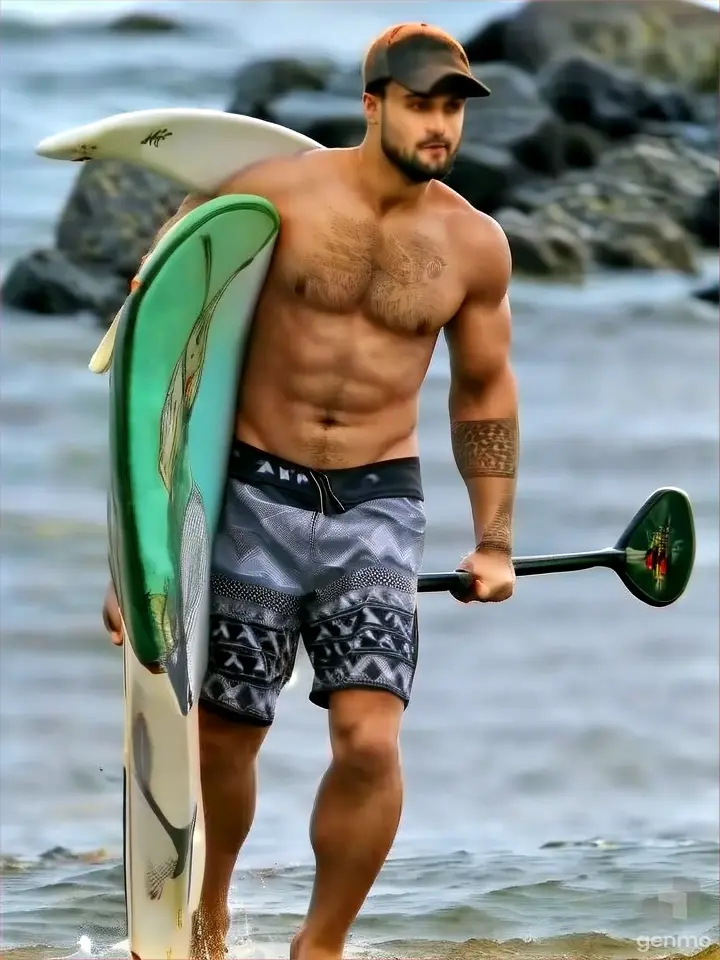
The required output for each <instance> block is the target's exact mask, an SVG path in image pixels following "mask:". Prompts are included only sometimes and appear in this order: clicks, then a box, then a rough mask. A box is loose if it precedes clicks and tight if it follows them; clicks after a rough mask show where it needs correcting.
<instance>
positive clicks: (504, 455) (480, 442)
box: [451, 417, 518, 556]
mask: <svg viewBox="0 0 720 960" xmlns="http://www.w3.org/2000/svg"><path fill="white" fill-rule="evenodd" d="M451 438H452V448H453V453H454V455H455V462H456V463H457V466H458V470H459V471H460V475H461V476H462V478H463V479H464V480H465V481H466V483H468V486H469V488H470V490H471V494H470V495H471V499H473V500H475V501H476V503H477V501H478V500H479V502H480V504H481V505H480V506H479V509H478V514H479V515H480V517H482V516H483V515H485V517H486V520H485V522H484V523H482V525H480V518H479V517H478V515H477V514H476V524H477V525H478V531H477V532H478V538H479V540H480V542H479V543H478V545H477V547H476V549H477V550H480V549H482V550H497V551H498V552H500V553H503V554H505V555H507V556H509V555H510V553H511V550H512V515H513V502H514V498H515V477H516V474H517V460H518V422H517V417H503V418H500V419H492V420H456V421H453V423H452V427H451ZM485 480H489V481H490V483H489V484H486V483H485V482H484V481H485ZM498 480H499V481H500V485H499V487H498ZM503 481H507V482H503Z"/></svg>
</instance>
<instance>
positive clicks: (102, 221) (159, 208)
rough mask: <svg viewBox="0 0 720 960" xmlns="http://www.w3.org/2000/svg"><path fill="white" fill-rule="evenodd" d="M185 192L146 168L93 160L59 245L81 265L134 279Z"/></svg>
mask: <svg viewBox="0 0 720 960" xmlns="http://www.w3.org/2000/svg"><path fill="white" fill-rule="evenodd" d="M185 192H186V191H185V190H183V189H182V188H181V187H178V186H177V184H174V183H171V182H170V181H169V180H167V179H165V177H161V176H159V175H158V174H156V173H151V172H150V171H149V170H144V169H142V168H141V167H137V166H134V165H132V164H128V163H122V162H121V161H119V160H93V161H92V162H91V163H86V164H85V165H84V166H83V167H82V169H81V171H80V175H79V177H78V178H77V180H76V181H75V184H74V185H73V188H72V190H71V192H70V195H69V197H68V199H67V201H66V203H65V207H64V209H63V211H62V214H61V216H60V222H59V224H58V228H57V235H56V246H57V248H58V249H59V250H61V251H62V252H63V253H66V254H67V255H68V256H69V258H70V259H71V260H73V261H74V262H76V263H84V264H89V265H96V266H97V267H98V268H99V269H101V270H103V271H106V272H109V273H114V274H117V275H118V276H120V277H122V278H123V279H124V280H126V281H129V280H130V279H131V278H132V277H133V276H134V275H135V272H136V271H137V268H138V266H139V263H140V259H141V258H142V257H143V256H144V255H145V254H146V253H147V250H148V247H149V246H150V244H151V243H152V241H153V240H154V238H155V235H156V234H157V232H158V230H159V229H160V227H161V226H162V225H163V223H165V222H166V221H167V220H168V219H169V217H171V216H172V215H173V214H174V213H175V212H176V210H177V208H178V207H179V206H180V203H181V202H182V200H183V197H184V196H185Z"/></svg>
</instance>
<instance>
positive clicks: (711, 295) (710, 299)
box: [692, 283, 720, 306]
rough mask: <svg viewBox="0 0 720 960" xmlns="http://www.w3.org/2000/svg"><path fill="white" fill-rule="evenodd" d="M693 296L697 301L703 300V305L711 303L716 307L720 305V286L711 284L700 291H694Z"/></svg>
mask: <svg viewBox="0 0 720 960" xmlns="http://www.w3.org/2000/svg"><path fill="white" fill-rule="evenodd" d="M692 296H693V297H694V298H695V299H696V300H702V301H703V303H711V304H713V305H714V306H717V305H718V304H720V284H718V283H709V284H706V285H705V286H704V287H700V289H699V290H694V291H693V293H692Z"/></svg>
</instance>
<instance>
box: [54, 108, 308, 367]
mask: <svg viewBox="0 0 720 960" xmlns="http://www.w3.org/2000/svg"><path fill="white" fill-rule="evenodd" d="M315 149H322V145H321V144H319V143H317V142H316V141H315V140H312V139H310V137H306V136H305V135H304V134H301V133H297V132H296V131H294V130H289V129H288V128H287V127H281V126H280V125H279V124H276V123H270V122H269V121H267V120H258V119H257V118H255V117H246V116H242V115H240V114H235V113H225V112H223V111H222V110H208V109H203V108H199V107H198V108H184V107H172V108H168V109H165V110H162V109H158V110H136V111H133V112H131V113H117V114H114V115H113V116H111V117H106V118H105V119H103V120H97V121H95V122H94V123H88V124H84V125H83V126H81V127H74V128H73V129H72V130H66V131H64V132H63V133H56V134H53V136H51V137H46V138H45V139H44V140H41V141H40V143H39V144H38V145H37V147H36V148H35V152H36V153H37V154H39V156H41V157H48V158H49V159H52V160H70V161H72V162H75V163H78V162H87V161H89V160H124V161H126V162H128V163H135V164H137V165H138V166H140V167H144V168H145V169H147V170H152V171H154V172H155V173H159V174H161V175H162V176H165V177H168V179H170V180H173V181H175V182H176V183H178V184H180V186H182V187H184V188H185V189H186V190H187V191H188V193H206V194H208V195H212V193H213V191H214V190H215V189H216V188H217V187H218V186H219V185H220V184H221V183H223V181H224V180H226V179H227V178H228V177H229V176H231V175H232V174H233V173H235V172H236V171H237V170H240V169H241V168H243V167H247V166H249V165H250V164H251V163H255V162H256V161H257V160H264V159H266V158H267V157H275V156H286V155H290V154H293V153H300V152H302V151H305V150H315ZM117 323H118V317H116V318H115V319H114V320H113V322H112V324H111V325H110V327H109V329H108V330H107V332H106V333H105V335H104V336H103V338H102V340H101V341H100V344H99V345H98V347H97V350H96V351H95V353H94V354H93V356H92V357H91V359H90V363H89V368H90V370H91V372H92V373H106V372H107V370H108V369H109V366H110V361H111V359H112V350H113V345H114V343H115V334H116V332H117Z"/></svg>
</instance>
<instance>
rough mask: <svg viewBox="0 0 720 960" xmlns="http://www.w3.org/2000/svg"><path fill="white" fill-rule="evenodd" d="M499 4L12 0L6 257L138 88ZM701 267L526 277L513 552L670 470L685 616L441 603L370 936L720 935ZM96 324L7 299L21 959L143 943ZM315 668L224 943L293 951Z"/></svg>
mask: <svg viewBox="0 0 720 960" xmlns="http://www.w3.org/2000/svg"><path fill="white" fill-rule="evenodd" d="M502 6H503V4H498V3H483V4H482V5H480V4H474V3H470V2H458V3H455V2H448V0H444V2H442V3H434V4H433V3H422V2H418V3H415V2H407V3H401V2H383V3H362V4H361V3H357V2H352V0H345V2H342V3H334V4H330V3H303V4H302V5H301V4H300V3H290V2H288V3H283V2H280V0H277V2H273V0H270V2H252V3H251V2H247V3H239V2H232V0H214V2H205V3H194V2H183V3H179V2H177V3H146V4H144V7H152V8H153V9H160V10H163V11H166V12H168V13H170V14H171V15H174V16H177V17H178V18H180V19H181V20H182V21H183V22H184V23H186V24H187V25H188V30H187V31H186V32H185V33H180V34H167V35H154V36H149V37H142V36H125V37H123V36H119V35H113V34H110V33H105V32H103V30H102V29H101V28H102V22H103V21H106V20H107V19H109V18H111V17H112V16H114V15H116V14H117V13H118V12H121V11H126V10H128V9H135V8H136V5H134V4H132V3H121V2H117V3H116V2H112V0H103V3H102V4H100V3H90V2H86V0H79V2H74V3H67V2H61V0H47V2H35V3H25V2H21V0H16V2H12V0H4V2H3V3H2V18H3V22H2V25H1V26H2V30H3V33H4V35H5V38H4V40H3V49H2V56H1V57H0V84H1V86H0V137H2V164H1V165H0V177H1V178H2V179H1V180H0V240H1V249H0V268H2V270H3V271H5V270H6V269H7V266H8V264H9V263H10V262H11V261H12V260H13V259H14V258H15V257H17V256H18V255H20V254H21V253H23V252H25V251H27V250H28V249H31V248H33V247H36V246H42V245H47V244H49V243H51V240H52V231H53V226H54V223H55V220H56V217H57V214H58V211H59V209H60V207H61V205H62V203H63V201H64V198H65V196H66V194H67V191H68V189H69V187H70V185H71V184H72V182H73V179H74V177H75V176H76V173H77V169H76V168H75V167H73V166H72V165H71V164H61V163H53V162H50V161H47V160H41V159H40V158H37V157H35V156H34V155H33V147H34V145H35V143H37V142H38V141H39V140H40V139H41V138H42V137H44V136H46V135H48V134H50V133H53V132H55V131H58V130H60V129H62V128H65V127H69V126H72V125H76V124H79V123H85V122H88V121H90V120H92V119H96V118H98V117H101V116H103V115H106V114H109V113H113V112H116V111H119V110H134V109H142V108H146V107H152V106H160V105H168V106H183V105H184V106H210V107H222V106H224V105H225V104H226V103H227V101H228V99H229V97H230V78H231V76H232V73H233V72H234V70H236V69H237V67H238V66H240V65H241V64H242V63H243V62H245V61H246V60H247V59H248V58H249V57H255V56H259V55H266V54H272V53H275V52H281V53H288V52H290V53H298V52H301V53H303V54H305V53H307V54H317V53H320V54H323V55H328V54H329V55H332V56H335V57H337V59H338V60H339V61H345V60H352V59H357V58H359V56H360V55H361V52H362V48H363V46H364V44H365V43H366V42H367V41H368V40H369V39H370V38H371V37H372V36H373V35H374V34H375V33H376V32H378V31H379V30H380V29H382V28H383V27H384V26H386V25H387V24H388V23H392V22H398V21H400V20H402V19H408V18H409V17H413V18H417V19H420V18H427V19H429V20H432V21H433V22H437V23H440V24H441V25H442V26H445V27H446V28H448V29H452V30H454V31H456V32H457V33H458V35H460V36H464V35H466V34H467V33H469V32H470V31H471V30H472V29H473V28H474V27H475V26H477V25H478V24H479V23H480V22H481V21H482V19H483V18H484V17H487V16H490V15H492V14H493V13H494V12H496V11H497V10H498V9H499V8H500V7H502ZM704 269H705V271H706V272H707V273H708V274H710V273H712V271H713V270H715V271H717V262H716V261H715V262H714V263H713V259H712V258H708V259H707V262H706V263H705V266H704ZM693 282H694V281H691V280H689V279H688V278H684V277H676V276H672V275H660V276H658V275H653V276H649V275H648V276H643V275H633V276H627V275H603V276H594V277H592V278H590V279H589V280H588V282H587V283H586V284H584V285H583V286H581V287H557V286H551V285H543V284H529V283H520V282H517V283H515V284H514V285H513V289H512V302H513V312H514V317H515V365H516V369H517V374H518V378H519V382H520V390H521V403H522V437H523V439H522V456H521V469H520V479H519V486H518V500H517V538H516V549H517V552H518V553H544V552H551V551H554V550H575V549H586V548H595V547H600V546H605V545H608V544H610V543H612V542H613V541H614V540H615V538H616V537H617V535H618V534H619V532H620V531H621V529H622V528H623V526H624V525H625V523H626V522H627V520H628V519H629V518H630V516H632V514H633V513H634V511H635V509H636V508H637V507H638V506H639V505H640V503H641V502H642V500H643V499H644V498H645V497H646V496H647V495H648V494H649V493H650V492H651V491H652V490H653V489H655V488H656V487H658V486H662V485H665V484H674V485H678V486H681V487H684V488H685V489H686V490H687V491H688V492H689V494H690V496H691V498H692V500H693V504H694V508H695V514H696V524H697V536H698V549H697V561H696V571H695V574H694V577H693V580H692V581H691V584H690V586H689V588H688V591H687V593H686V595H685V596H684V597H683V599H682V600H681V601H680V602H679V603H678V604H676V605H675V606H673V607H671V608H669V609H666V610H653V609H650V608H648V607H645V606H643V605H642V604H640V603H639V602H638V601H637V600H635V599H633V598H632V597H631V596H630V595H629V594H627V593H626V592H625V591H624V589H623V587H622V586H621V584H620V582H619V581H618V580H617V579H616V578H615V577H614V576H613V575H612V574H610V573H608V572H604V571H592V572H585V573H582V574H575V575H568V576H557V577H547V578H539V579H535V578H528V579H524V580H522V581H521V582H520V584H519V586H518V589H517V593H516V595H515V597H514V598H513V600H512V601H511V602H509V603H507V604H501V605H498V606H497V607H490V608H481V607H472V608H466V607H464V606H461V605H459V604H456V603H455V602H454V601H452V600H451V599H450V598H449V597H446V596H426V597H423V598H422V600H421V610H420V616H421V627H422V640H421V644H422V647H421V656H420V665H419V672H418V676H417V681H416V686H415V692H414V698H413V703H412V706H411V708H410V709H409V710H408V712H407V715H406V719H405V724H404V732H403V758H404V768H405V778H406V791H407V793H406V804H405V811H404V816H403V821H402V824H401V828H400V831H399V834H398V837H397V841H396V844H395V846H394V848H393V851H392V854H391V857H390V859H389V861H388V863H387V865H386V867H385V869H384V870H383V872H382V874H381V877H380V878H379V880H378V882H377V884H376V886H375V887H374V889H373V891H372V894H371V896H370V898H369V899H368V902H367V904H366V907H365V909H364V910H363V912H362V915H361V917H360V918H359V920H358V922H357V925H356V928H355V929H354V931H353V937H352V940H351V944H350V951H351V953H354V954H360V953H367V954H370V955H375V956H405V957H424V956H433V957H440V956H452V957H453V958H460V957H462V958H464V960H465V958H478V960H481V958H482V960H500V958H511V957H512V958H515V957H517V958H530V957H541V956H542V957H544V958H548V957H558V958H559V957H567V958H572V960H580V958H614V960H617V958H630V957H642V956H654V957H659V956H668V955H671V954H699V953H700V952H701V951H703V950H705V948H708V952H706V953H705V954H704V955H705V956H710V954H711V953H712V952H713V948H712V946H711V945H712V944H717V941H718V858H719V856H720V848H719V846H718V805H719V797H718V777H719V770H718V574H719V570H718V522H719V512H718V433H719V431H718V356H719V344H718V322H717V321H718V317H717V311H713V310H712V309H710V308H708V307H706V306H704V305H702V304H699V303H696V302H694V301H692V300H691V299H690V298H689V296H688V290H689V288H690V287H691V286H692V284H693ZM98 338H99V334H98V331H97V330H96V329H95V328H94V327H93V325H92V323H90V322H89V321H86V320H84V319H82V318H80V319H77V318H53V319H44V320H39V319H38V318H34V317H28V316H23V315H20V314H17V313H13V312H12V311H9V310H7V309H5V310H4V311H3V316H2V329H1V333H0V348H1V349H0V397H1V402H0V428H1V430H2V434H1V438H0V443H1V448H0V453H1V456H0V494H1V495H0V531H1V533H2V538H1V540H0V622H1V625H2V638H1V646H0V657H1V658H2V666H1V668H0V800H1V802H0V829H1V835H0V849H1V852H2V858H3V860H2V862H3V865H4V870H3V877H2V924H1V928H2V929H1V933H0V937H1V940H0V942H1V943H2V947H1V949H2V951H3V955H4V956H12V957H15V958H16V960H17V958H18V957H32V958H36V957H51V956H59V955H67V954H69V953H73V952H75V951H77V950H78V949H80V953H81V954H82V953H83V951H84V953H85V955H88V953H89V954H91V955H93V956H98V955H108V956H109V955H113V956H122V955H123V952H124V946H123V943H122V941H123V939H124V936H125V931H124V908H123V896H122V867H121V859H120V858H121V842H122V832H121V764H122V756H121V746H122V702H121V696H122V683H121V664H120V658H119V656H118V653H117V651H116V650H115V649H113V648H111V647H110V645H109V643H108V641H107V639H106V637H105V635H104V631H103V629H102V624H101V621H100V605H101V602H102V594H103V591H104V587H105V583H106V580H107V566H106V543H105V486H106V481H107V458H106V429H107V427H106V389H107V383H106V381H105V380H104V379H103V378H97V377H93V376H91V375H90V374H89V373H88V372H87V367H86V364H87V360H88V358H89V356H90V354H91V352H92V350H93V349H94V346H95V344H96V342H97V340H98ZM447 387H448V370H447V362H446V357H445V354H444V351H443V349H442V347H440V349H439V351H438V355H437V357H436V359H435V361H434V363H433V365H432V367H431V371H430V375H429V377H428V380H427V383H426V385H425V387H424V390H423V394H422V418H421V446H422V458H423V465H424V467H423V470H424V481H425V487H426V496H427V510H428V517H429V526H428V544H427V551H426V561H425V565H426V569H427V570H431V569H433V570H435V569H437V570H440V569H450V568H452V566H453V565H454V564H455V563H456V561H457V560H458V558H459V557H460V556H461V555H462V554H463V553H464V552H465V551H466V550H467V549H468V548H469V546H471V532H472V531H471V527H470V519H469V509H468V504H467V498H466V495H465V492H464V489H463V486H462V483H461V481H460V479H459V477H458V475H457V472H456V470H455V468H454V465H453V461H452V456H451V452H450V444H449V435H448V423H447V414H446V397H447ZM309 683H310V674H309V668H308V665H307V662H306V661H305V660H302V661H301V662H300V664H299V669H298V672H297V675H296V677H295V679H294V682H293V684H292V685H291V686H290V687H289V688H288V689H287V690H286V692H285V693H284V695H283V697H282V699H281V703H280V709H279V715H278V720H277V723H276V726H275V728H274V729H273V730H272V732H271V734H270V736H269V738H268V741H267V743H266V746H265V749H264V751H263V754H262V757H261V793H260V800H259V806H258V813H257V817H256V821H255V825H254V828H253V831H252V833H251V836H250V838H249V840H248V843H247V845H246V848H245V850H244V851H243V854H242V858H241V861H240V863H239V865H238V869H237V873H236V877H235V883H234V886H233V893H232V907H233V929H232V936H231V943H230V947H231V954H232V955H237V956H244V957H272V958H275V957H281V956H287V945H288V941H289V938H290V936H291V935H292V932H293V931H294V929H295V928H296V926H297V924H298V923H299V921H300V919H301V917H302V914H303V912H304V909H305V907H306V904H307V901H308V896H309V892H310V886H311V882H312V857H311V851H310V846H309V842H308V838H307V823H308V818H309V814H310V808H311V805H312V801H313V797H314V792H315V789H316V786H317V783H318V780H319V778H320V776H321V774H322V772H323V769H324V766H325V763H326V759H327V733H326V729H325V715H324V714H323V713H321V712H320V711H318V710H316V709H315V708H313V707H312V706H311V705H310V704H309V703H308V701H307V691H308V689H309ZM81 938H82V940H81ZM653 938H654V939H653ZM79 944H80V948H79V947H78V945H79ZM713 955H714V956H716V955H717V954H716V953H713Z"/></svg>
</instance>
